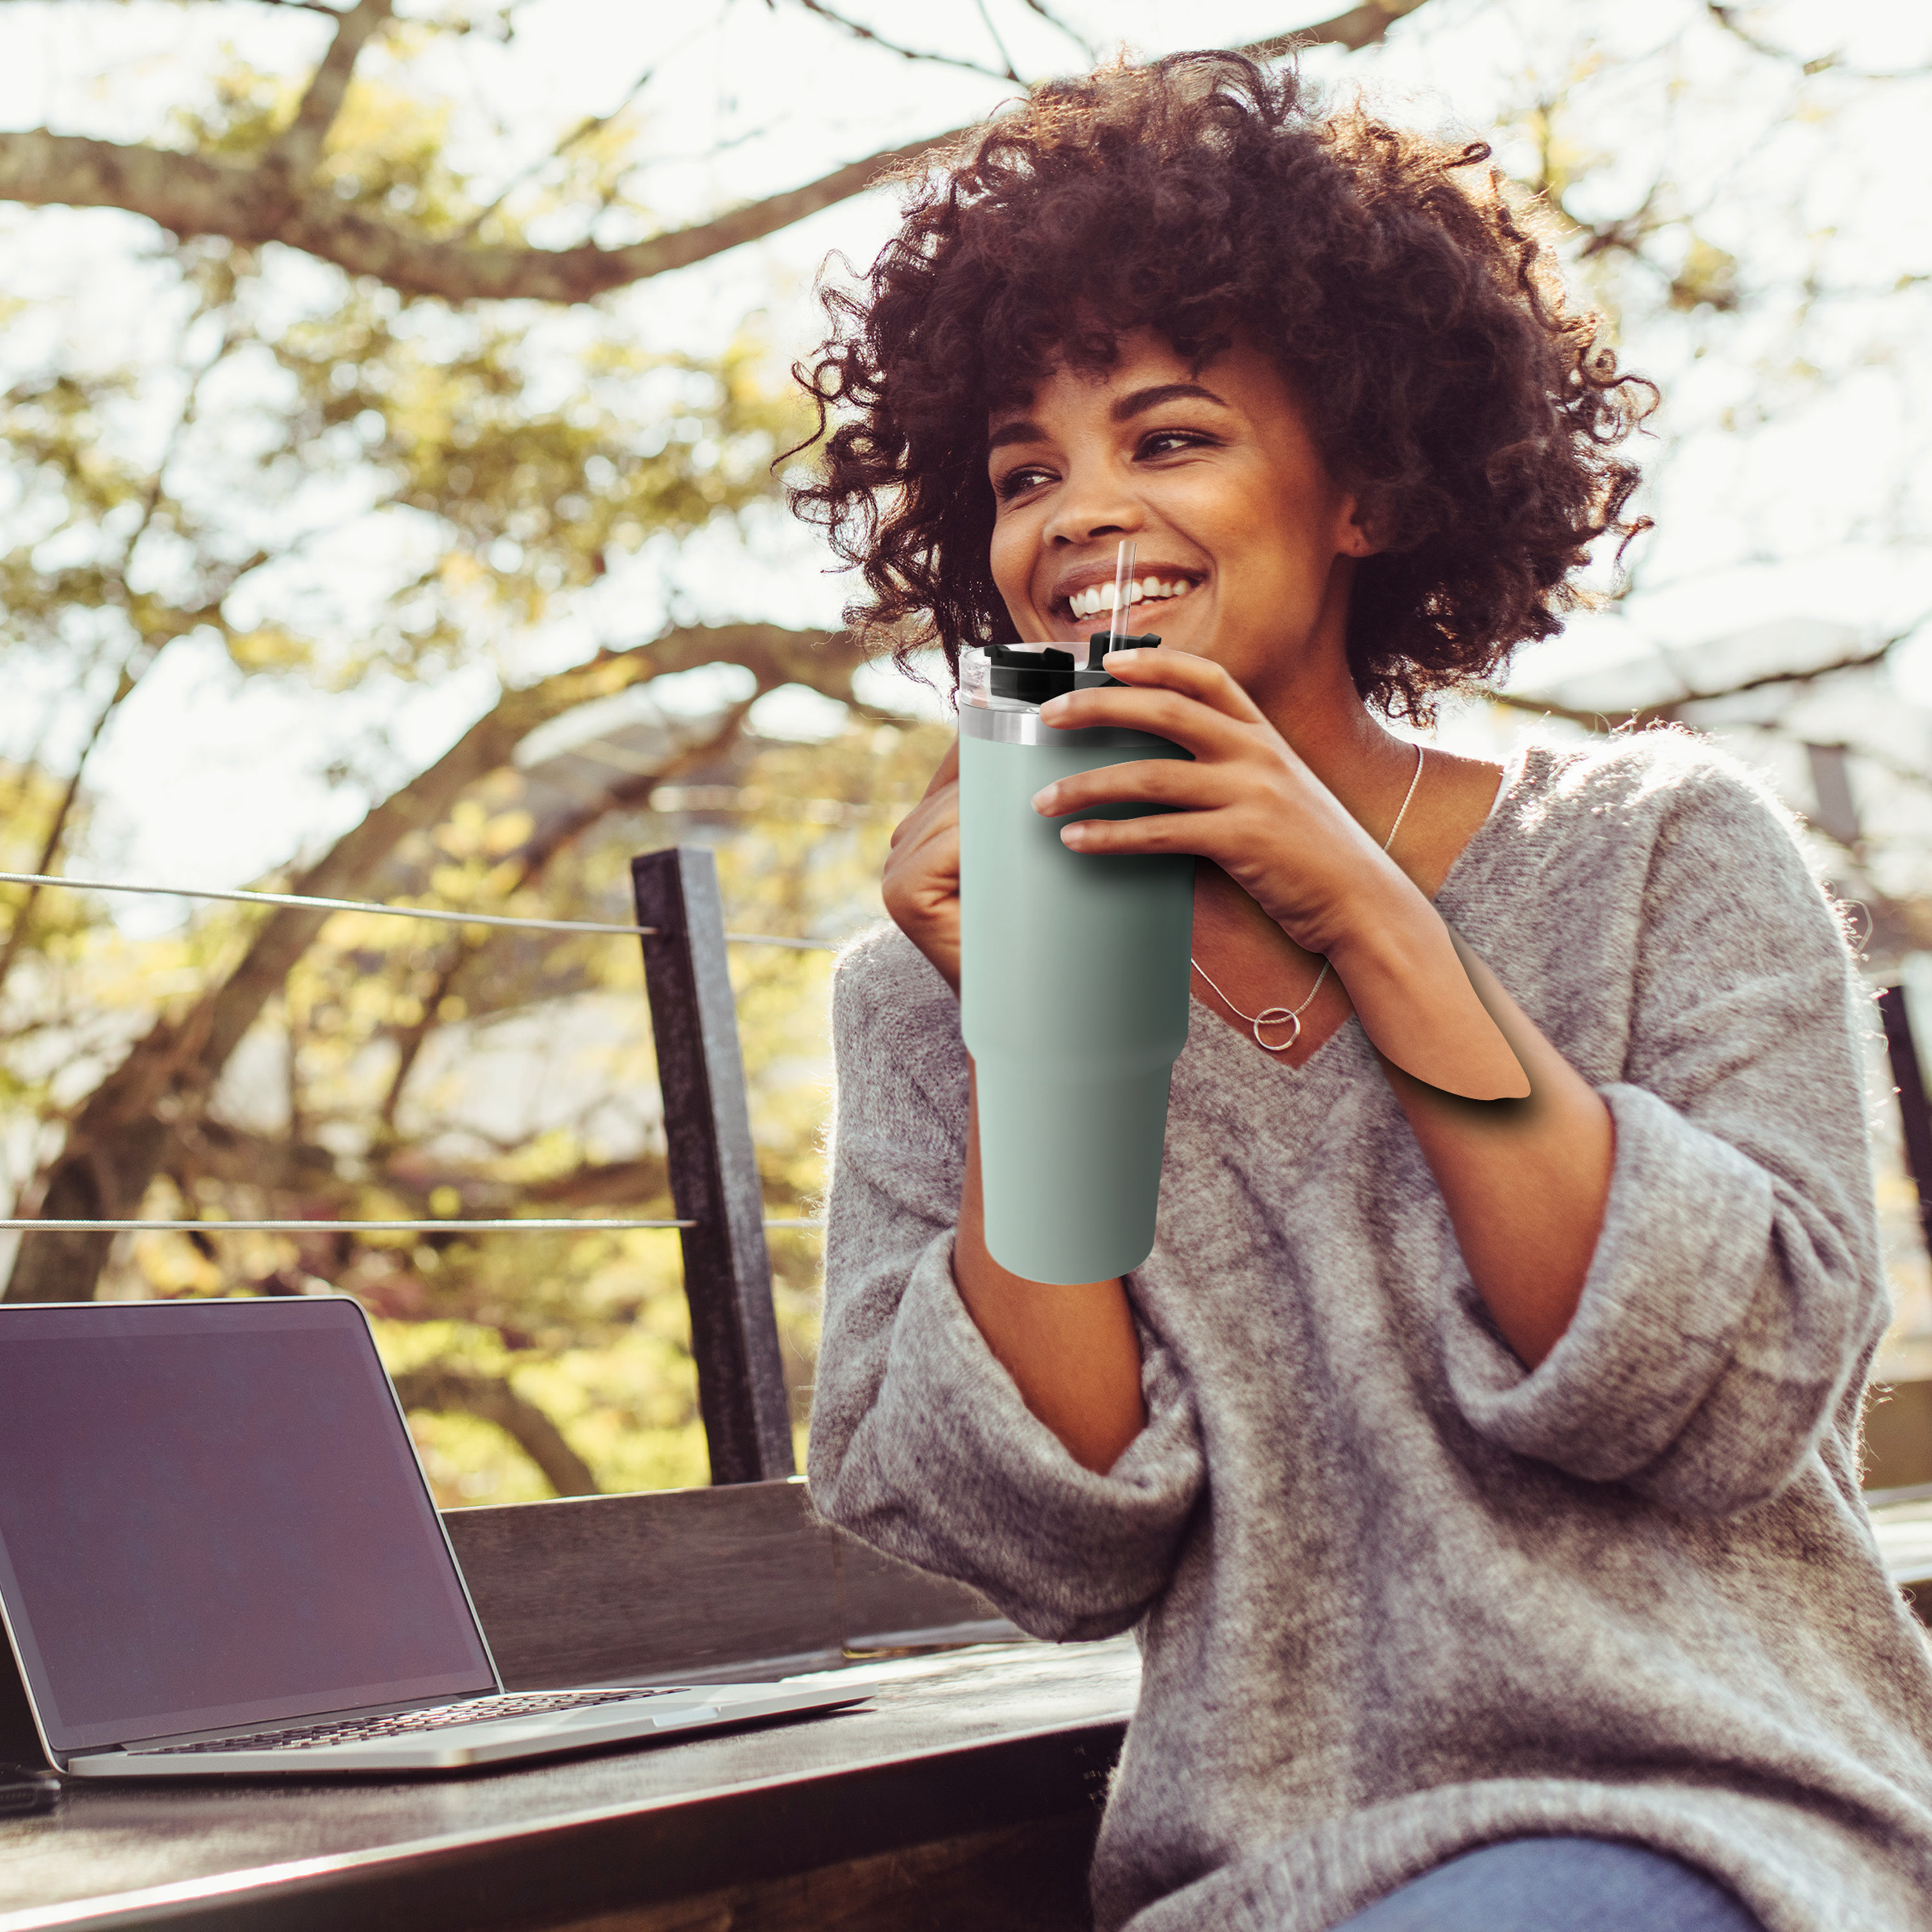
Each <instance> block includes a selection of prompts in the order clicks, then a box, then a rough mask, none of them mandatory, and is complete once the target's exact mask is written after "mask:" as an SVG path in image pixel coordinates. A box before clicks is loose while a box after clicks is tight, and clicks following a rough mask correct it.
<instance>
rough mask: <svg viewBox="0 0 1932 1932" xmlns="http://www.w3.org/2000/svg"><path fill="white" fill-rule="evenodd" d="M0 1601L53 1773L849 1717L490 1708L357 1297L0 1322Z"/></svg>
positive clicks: (772, 1710)
mask: <svg viewBox="0 0 1932 1932" xmlns="http://www.w3.org/2000/svg"><path fill="white" fill-rule="evenodd" d="M0 1610H4V1613H5V1622H6V1630H7V1641H8V1642H9V1643H10V1645H11V1646H12V1648H13V1656H14V1659H15V1661H16V1662H17V1664H19V1666H20V1677H21V1680H22V1682H23V1685H24V1686H25V1688H26V1693H27V1697H28V1702H29V1703H30V1704H31V1706H32V1711H33V1717H34V1727H35V1729H36V1730H37V1732H38V1733H39V1736H40V1742H41V1745H43V1748H44V1749H45V1751H46V1755H47V1759H48V1762H49V1763H51V1764H52V1766H54V1767H55V1769H56V1770H58V1771H60V1772H63V1773H65V1775H67V1776H68V1777H70V1778H181V1777H206V1776H208V1775H219V1776H224V1777H247V1778H260V1777H265V1776H281V1775H290V1776H296V1777H302V1778H314V1777H316V1776H318V1775H322V1774H325V1773H332V1772H383V1773H406V1772H441V1771H452V1770H458V1769H463V1768H466V1767H469V1766H480V1765H490V1764H498V1763H505V1762H507V1761H508V1760H514V1759H517V1758H525V1757H538V1756H543V1755H548V1754H555V1753H558V1752H562V1751H584V1750H588V1749H589V1748H592V1747H594V1746H601V1745H616V1744H627V1743H639V1742H646V1741H648V1740H651V1739H662V1738H670V1737H684V1736H688V1735H690V1734H691V1733H694V1732H698V1731H703V1730H711V1729H715V1728H718V1727H723V1726H726V1725H733V1724H745V1723H747V1722H749V1721H753V1720H755V1719H760V1718H775V1717H781V1716H790V1715H795V1714H797V1713H800V1712H811V1711H822V1710H829V1709H835V1708H837V1707H838V1706H843V1705H850V1704H852V1703H856V1702H858V1701H859V1698H860V1697H862V1696H863V1695H864V1693H863V1692H862V1691H860V1692H852V1691H847V1692H844V1693H841V1692H839V1691H834V1690H829V1689H827V1688H824V1687H823V1685H822V1684H820V1685H815V1686H812V1687H809V1688H807V1687H803V1686H799V1685H787V1684H776V1683H771V1684H706V1685H702V1686H685V1687H682V1688H678V1687H664V1686H659V1685H650V1686H643V1685H628V1686H616V1687H607V1688H598V1689H592V1690H558V1691H539V1692H535V1693H529V1692H524V1693H517V1694H506V1693H505V1691H504V1689H503V1686H502V1680H501V1679H499V1677H498V1676H497V1674H496V1664H495V1663H494V1661H493V1660H492V1658H491V1657H490V1646H489V1644H488V1643H487V1640H485V1638H484V1634H483V1631H482V1627H481V1625H480V1624H478V1622H477V1619H476V1612H475V1607H473V1606H472V1604H471V1602H470V1601H469V1591H468V1589H467V1588H466V1586H465V1585H464V1583H463V1573H462V1571H460V1569H459V1568H458V1567H457V1562H456V1556H455V1552H454V1551H453V1550H452V1549H451V1547H450V1545H449V1538H448V1536H447V1535H446V1534H445V1533H444V1530H443V1519H442V1517H441V1516H440V1514H439V1513H438V1511H437V1508H436V1505H435V1503H434V1500H433V1499H432V1498H431V1495H430V1492H429V1487H428V1484H427V1483H426V1482H425V1481H424V1478H423V1473H422V1466H421V1465H420V1464H419V1463H418V1461H417V1460H416V1448H415V1445H414V1444H413V1442H411V1440H410V1433H409V1430H408V1427H407V1425H406V1424H405V1423H404V1420H403V1414H402V1411H401V1408H400V1407H399V1406H398V1403H397V1401H396V1397H395V1390H394V1389H393V1388H392V1386H391V1385H390V1382H389V1376H387V1375H386V1373H384V1371H383V1364H382V1362H381V1361H380V1359H379V1358H378V1357H377V1353H376V1345H375V1340H374V1337H373V1336H371V1334H370V1331H369V1325H368V1322H367V1320H366V1319H365V1317H364V1316H363V1313H362V1310H361V1308H360V1307H358V1305H357V1304H356V1303H355V1302H353V1301H350V1300H349V1299H348V1298H346V1297H338V1296H333V1295H330V1296H317V1297H314V1298H304V1299H302V1300H295V1299H284V1298H273V1299H263V1300H260V1301H160V1302H84V1303H77V1304H73V1305H71V1306H69V1305H50V1304H11V1305H9V1304H0Z"/></svg>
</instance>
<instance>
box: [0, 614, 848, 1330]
mask: <svg viewBox="0 0 1932 1932" xmlns="http://www.w3.org/2000/svg"><path fill="white" fill-rule="evenodd" d="M726 661H729V662H734V663H738V664H744V665H745V666H746V667H748V669H749V670H751V673H752V675H753V676H754V678H755V679H757V686H758V688H759V690H760V691H769V690H773V689H775V688H777V687H778V685H781V684H793V683H797V684H804V685H810V686H811V687H812V688H814V689H816V690H818V691H823V692H824V693H825V694H826V695H827V696H828V697H839V696H841V695H842V694H844V692H846V691H849V690H850V679H851V676H852V673H853V671H855V670H856V669H857V668H858V667H859V665H860V664H862V663H863V662H864V661H865V654H864V652H862V651H861V650H860V649H859V646H857V645H856V643H853V641H852V640H850V638H849V637H845V636H843V635H839V636H828V635H827V634H826V633H825V632H823V631H787V630H781V628H778V626H777V625H773V624H728V625H718V626H715V627H704V626H693V627H691V628H687V629H683V630H678V631H668V632H667V633H665V634H664V635H663V636H661V637H657V638H655V639H653V640H652V641H651V642H649V643H644V644H637V645H633V646H630V647H628V648H627V649H621V650H616V651H603V652H599V653H598V655H596V656H595V658H592V659H591V660H590V661H589V663H587V664H580V665H578V666H577V667H575V668H574V670H566V671H559V672H558V673H556V675H555V676H552V677H547V678H545V679H542V680H541V682H538V683H536V684H534V685H529V686H527V687H526V688H524V689H523V690H520V691H506V692H505V693H504V694H503V695H502V697H500V698H499V700H497V702H496V705H495V706H494V707H493V709H491V710H490V711H489V712H487V713H486V714H485V715H484V716H483V717H481V718H478V720H477V721H476V722H475V724H472V726H471V727H469V730H467V731H466V732H465V733H463V736H461V737H460V738H459V739H458V740H457V742H455V744H454V745H452V746H451V748H449V750H448V751H446V752H445V753H444V754H443V756H442V757H440V758H439V759H438V760H437V761H436V763H434V764H433V765H431V766H430V767H429V769H428V770H427V771H425V772H422V773H420V774H419V775H418V776H416V778H412V779H411V780H410V782H409V783H408V784H406V785H404V786H403V787H401V789H400V790H398V791H395V792H394V793H391V795H390V796H389V797H388V798H386V799H384V800H383V802H382V803H380V805H377V806H375V807H374V808H373V809H372V810H371V811H370V812H369V814H368V816H367V817H365V818H364V819H363V820H362V823H360V824H359V825H358V826H356V827H355V828H354V829H353V830H351V831H350V832H347V833H345V834H344V835H343V837H341V838H339V839H338V840H337V841H336V842H335V845H334V846H333V847H332V848H331V849H330V850H329V852H328V853H326V855H325V856H323V858H322V859H320V860H319V861H318V862H317V863H316V864H315V865H312V866H311V867H310V868H309V869H308V871H306V872H305V873H304V874H302V877H301V878H300V880H299V881H298V882H297V883H296V886H295V889H296V891H297V892H303V893H308V894H314V895H320V896H323V897H327V898H354V897H356V895H358V894H359V892H362V890H364V889H365V888H366V887H367V886H368V883H369V881H370V880H371V879H372V878H373V877H374V875H375V874H376V872H377V869H378V868H380V866H381V865H382V864H383V862H384V861H385V860H386V859H387V858H388V857H389V855H390V854H391V853H392V852H394V851H395V849H396V847H398V845H399V844H401V843H402V841H404V839H405V838H407V837H408V836H409V835H410V834H411V833H412V832H417V831H420V830H424V829H428V827H429V826H433V825H435V824H437V823H440V820H442V819H443V817H444V816H445V814H447V812H448V811H449V809H450V808H451V807H452V805H454V804H455V802H456V800H457V799H458V797H459V796H460V795H461V794H462V793H463V791H464V790H466V788H467V787H469V786H470V785H471V784H474V783H475V781H477V780H478V778H483V777H485V776H487V775H488V774H489V773H490V772H492V771H494V770H496V769H499V767H500V766H502V765H503V764H504V763H506V762H508V758H509V757H510V754H511V752H512V751H514V749H515V748H516V746H517V743H518V742H520V740H521V739H523V738H525V737H526V736H528V735H529V733H531V732H532V731H533V730H535V728H536V727H537V726H538V725H539V724H542V723H544V721H546V720H547V719H549V718H555V717H557V716H559V715H561V714H562V713H563V712H565V711H568V710H571V709H573V708H574V706H577V705H579V704H583V703H588V702H589V700H591V699H592V698H594V697H608V696H610V695H611V694H613V693H614V692H616V691H622V690H625V689H627V688H628V687H629V686H631V685H634V684H637V683H640V682H643V680H644V679H647V678H651V677H655V676H660V675H661V674H662V673H665V672H667V671H677V670H694V669H696V668H697V667H699V666H700V665H703V664H717V663H720V662H726ZM332 916H333V915H332V914H331V913H328V912H326V911H323V910H320V909H319V908H317V907H297V906H283V907H278V908H277V909H276V910H275V911H274V912H272V913H270V914H269V916H267V917H266V919H264V920H263V922H262V924H261V926H260V927H259V928H258V929H257V932H256V934H255V936H254V940H253V941H252V942H251V944H250V945H249V947H248V950H247V952H246V953H245V954H244V955H243V956H242V961H241V963H240V964H239V965H238V966H237V967H236V968H235V970H234V971H233V972H232V973H230V974H229V975H228V976H227V977H226V979H225V980H223V981H222V982H221V983H220V984H219V985H218V986H214V987H213V988H211V989H210V990H209V991H208V993H207V994H206V995H204V996H203V998H202V999H201V1000H200V1001H199V1002H198V1003H197V1004H196V1005H195V1006H194V1007H193V1009H192V1010H190V1012H189V1013H187V1014H186V1015H185V1016H181V1017H172V1016H164V1017H163V1018H162V1019H160V1020H158V1021H157V1022H156V1023H155V1024H154V1026H153V1027H152V1028H151V1029H150V1030H149V1031H148V1034H146V1035H145V1037H144V1038H142V1040H139V1041H138V1042H136V1044H135V1045H134V1046H133V1047H131V1048H130V1049H128V1051H127V1054H126V1055H125V1056H124V1058H122V1060H121V1062H120V1064H119V1065H118V1066H117V1067H115V1069H114V1070H113V1072H112V1073H110V1074H109V1075H108V1076H107V1078H106V1079H104V1080H103V1081H102V1082H101V1085H99V1086H98V1087H97V1088H95V1090H94V1091H93V1092H92V1094H89V1096H88V1097H87V1099H86V1100H85V1101H84V1102H83V1103H82V1105H81V1106H80V1108H79V1109H77V1112H76V1113H75V1115H74V1118H73V1120H72V1121H71V1123H70V1124H69V1126H68V1136H67V1143H66V1145H65V1147H64V1148H63V1149H62V1152H61V1153H60V1154H59V1155H58V1157H56V1159H55V1160H54V1161H53V1162H52V1163H51V1164H50V1166H49V1168H48V1169H46V1170H45V1172H43V1176H42V1177H41V1180H40V1184H39V1186H38V1187H37V1193H38V1196H39V1199H40V1208H38V1210H37V1211H38V1212H40V1213H42V1214H46V1215H48V1216H49V1217H51V1218H54V1219H58V1220H91V1219H94V1218H97V1217H104V1216H105V1217H113V1216H114V1215H116V1214H124V1213H126V1212H128V1211H131V1209H132V1208H133V1207H134V1206H136V1205H138V1204H139V1200H140V1197H141V1195H142V1191H143V1190H145V1187H146V1186H147V1184H148V1181H149V1180H150V1179H151V1178H152V1176H153V1175H154V1168H155V1163H156V1160H157V1158H158V1157H159V1154H160V1149H161V1146H162V1145H163V1139H164V1138H165V1136H166V1131H167V1129H166V1125H165V1124H163V1122H162V1121H161V1120H160V1117H159V1110H160V1109H161V1106H162V1103H163V1101H164V1100H166V1102H167V1103H168V1105H169V1107H170V1108H171V1109H172V1110H173V1112H174V1114H175V1118H179V1115H180V1113H181V1110H182V1109H184V1108H185V1109H187V1111H188V1112H199V1109H200V1108H201V1106H202V1104H203V1102H204V1100H205V1095H206V1094H207V1093H208V1091H209V1090H210V1089H211V1088H212V1086H213V1085H214V1082H215V1081H216V1080H217V1079H218V1078H219V1077H220V1073H221V1071H222V1069H223V1067H225V1066H226V1064H227V1063H228V1061H229V1057H230V1056H231V1055H233V1052H234V1051H235V1049H236V1047H237V1046H239V1045H240V1044H241V1043H242V1038H243V1037H244V1036H245V1034H247V1032H248V1029H249V1028H251V1026H253V1025H254V1023H255V1022H256V1020H257V1019H258V1018H259V1017H260V1015H261V1013H262V1012H263V1009H264V1008H265V1007H266V1006H267V1005H268V1004H269V1001H271V1000H272V999H273V998H275V995H276V994H277V993H278V992H279V991H280V990H281V987H282V986H283V984H284V982H285V981H286V980H287V977H288V975H289V974H290V971H291V970H292V969H293V967H294V965H295V963H296V961H297V960H298V959H300V958H301V957H302V954H303V953H305V951H307V950H308V947H310V946H311V945H312V944H314V941H315V938H316V936H317V934H319V933H320V932H321V930H322V928H323V926H324V925H325V924H326V922H327V921H328V920H329V919H330V918H331V917H332ZM112 1245H113V1237H112V1236H111V1235H97V1234H76V1235H40V1236H37V1237H36V1238H34V1240H32V1241H23V1242H22V1243H21V1244H20V1249H19V1251H18V1253H17V1256H16V1257H15V1260H14V1264H13V1275H12V1277H11V1278H10V1280H9V1281H8V1283H7V1292H6V1296H5V1299H7V1300H9V1301H85V1300H86V1299H87V1298H88V1297H89V1295H92V1293H93V1290H94V1282H95V1277H96V1276H98V1274H99V1272H100V1271H101V1267H102V1266H103V1265H104V1263H105V1262H106V1260H107V1253H108V1250H109V1249H110V1247H112Z"/></svg>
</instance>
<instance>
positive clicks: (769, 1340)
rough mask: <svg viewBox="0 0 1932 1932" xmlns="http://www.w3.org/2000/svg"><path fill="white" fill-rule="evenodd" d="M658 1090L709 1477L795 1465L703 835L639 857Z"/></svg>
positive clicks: (635, 883)
mask: <svg viewBox="0 0 1932 1932" xmlns="http://www.w3.org/2000/svg"><path fill="white" fill-rule="evenodd" d="M631 888H632V890H633V892H634V895H635V899H636V903H637V923H638V924H639V925H640V926H649V927H651V928H652V929H653V931H652V932H650V933H649V934H648V935H646V937H645V938H644V941H643V948H644V988H645V992H646V994H647V995H648V996H649V1000H650V1005H651V1033H652V1037H653V1038H654V1039H655V1041H656V1043H657V1055H658V1085H659V1086H660V1087H661V1088H662V1090H663V1093H664V1144H665V1148H666V1152H667V1157H668V1161H669V1165H670V1191H671V1199H672V1200H673V1202H675V1203H676V1208H677V1214H678V1218H679V1220H686V1221H690V1222H692V1223H695V1226H691V1227H689V1228H685V1229H682V1230H680V1231H679V1240H680V1241H681V1242H682V1245H683V1249H684V1292H685V1299H686V1301H688V1302H689V1303H690V1304H691V1354H692V1355H693V1357H694V1358H695V1360H696V1361H697V1402H698V1408H699V1410H700V1413H701V1414H702V1415H703V1418H704V1436H705V1440H706V1443H707V1444H708V1445H709V1448H710V1451H711V1480H712V1481H713V1482H714V1483H755V1482H760V1481H770V1480H772V1479H773V1478H778V1477H783V1476H789V1475H792V1474H793V1472H794V1469H795V1467H796V1465H795V1463H794V1462H793V1457H792V1448H791V1414H790V1407H789V1405H788V1404H787V1401H786V1399H785V1385H784V1367H783V1364H782V1362H781V1358H780V1356H779V1354H778V1322H777V1319H776V1317H775V1315H774V1314H773V1313H772V1265H771V1258H770V1256H769V1254H767V1253H766V1249H765V1229H764V1197H763V1190H762V1189H761V1188H760V1185H759V1181H758V1163H757V1157H756V1155H755V1154H754V1152H753V1150H752V1147H751V1114H750V1112H749V1109H748V1107H747V1106H746V1104H745V1063H744V1059H743V1056H742V1055H741V1054H740V1052H739V1047H738V1016H737V1010H736V1006H735V1005H734V1004H733V1000H732V997H731V978H730V972H729V971H728V968H727V962H726V959H725V950H724V905H723V902H722V901H721V899H720V898H719V897H718V868H717V866H716V865H715V863H714V862H713V861H712V856H711V854H710V853H709V852H707V851H706V850H704V849H703V847H700V846H694V845H679V846H675V847H672V848H670V850H667V851H662V852H647V853H645V854H644V855H643V856H642V857H641V858H637V859H632V860H631Z"/></svg>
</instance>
